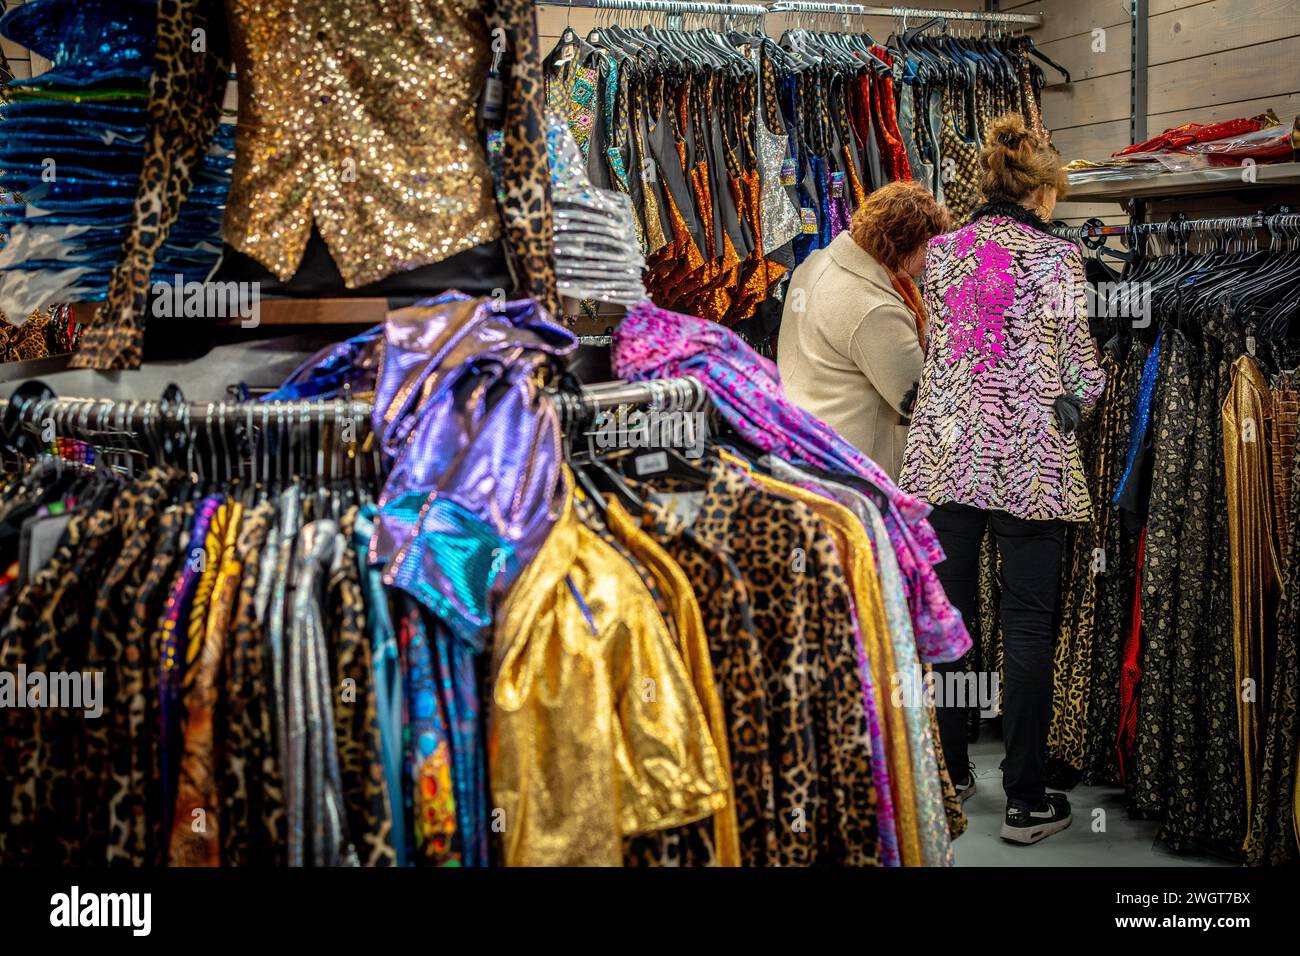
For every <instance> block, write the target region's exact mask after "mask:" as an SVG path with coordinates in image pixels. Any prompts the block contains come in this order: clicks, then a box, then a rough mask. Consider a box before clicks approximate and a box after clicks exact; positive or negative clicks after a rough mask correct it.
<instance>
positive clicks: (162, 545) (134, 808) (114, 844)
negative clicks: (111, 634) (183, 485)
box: [108, 502, 194, 866]
mask: <svg viewBox="0 0 1300 956" xmlns="http://www.w3.org/2000/svg"><path fill="white" fill-rule="evenodd" d="M193 519H194V505H193V502H185V503H184V504H182V505H173V506H172V507H169V508H166V509H165V510H164V511H163V512H162V515H161V517H159V518H158V519H157V524H158V534H157V536H156V538H155V542H154V545H153V547H152V548H151V549H150V550H151V552H152V558H151V561H150V565H149V568H148V570H147V571H146V572H145V576H144V580H143V581H141V583H140V587H139V589H138V590H137V592H136V598H135V603H134V605H133V607H132V609H131V614H130V618H129V620H128V622H127V626H126V633H125V634H124V635H123V639H122V644H123V648H124V655H123V658H124V662H125V663H124V666H123V669H122V688H121V698H122V699H123V700H124V701H125V702H126V710H127V714H128V720H127V727H128V730H129V734H130V741H131V743H130V746H129V748H124V753H125V754H126V755H127V756H129V759H130V764H129V766H128V767H127V768H126V769H125V771H122V770H120V769H119V775H120V776H121V777H123V779H124V781H125V783H124V792H123V793H122V795H121V796H120V797H118V796H117V795H116V794H114V795H113V799H112V800H111V803H110V805H111V806H112V808H113V812H112V814H111V815H110V823H111V827H112V830H111V832H110V834H109V847H108V854H109V855H108V862H109V863H116V862H118V861H122V862H129V863H130V864H132V865H134V866H140V865H145V866H161V865H162V864H163V863H164V862H165V861H166V854H167V835H166V833H164V831H163V817H162V814H161V813H160V812H158V809H157V808H159V807H161V805H162V785H161V783H160V777H159V774H160V772H161V771H160V769H159V757H158V734H157V733H156V728H157V726H158V719H159V717H158V706H157V700H158V695H159V684H158V672H159V661H160V656H159V650H160V648H159V646H158V644H157V643H156V642H155V641H154V640H153V638H154V636H155V635H156V633H157V630H156V627H155V625H156V623H157V621H158V619H159V617H160V616H161V615H162V613H163V608H164V606H165V604H166V601H167V596H168V593H169V586H170V584H171V582H172V581H173V580H174V579H175V577H176V574H177V573H178V571H179V569H180V567H181V565H182V563H183V561H184V560H185V555H184V553H183V550H182V548H183V545H184V536H185V534H186V532H187V530H188V528H189V527H190V524H191V522H192V521H193ZM115 747H116V745H115ZM114 757H115V759H118V760H120V759H122V755H121V754H118V753H117V752H116V750H115V753H114Z"/></svg>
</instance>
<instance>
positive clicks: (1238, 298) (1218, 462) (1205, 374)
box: [1049, 216, 1297, 863]
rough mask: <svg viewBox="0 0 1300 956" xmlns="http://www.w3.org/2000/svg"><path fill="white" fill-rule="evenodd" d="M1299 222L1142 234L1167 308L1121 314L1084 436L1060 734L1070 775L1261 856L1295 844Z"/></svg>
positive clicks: (1144, 259)
mask: <svg viewBox="0 0 1300 956" xmlns="http://www.w3.org/2000/svg"><path fill="white" fill-rule="evenodd" d="M1295 220H1296V217H1295V216H1274V217H1260V218H1259V219H1255V218H1253V217H1245V218H1238V219H1226V220H1221V221H1215V220H1207V221H1199V220H1193V221H1186V222H1184V221H1178V222H1174V223H1170V224H1167V225H1153V226H1134V227H1128V228H1126V229H1124V230H1121V231H1124V232H1126V233H1127V234H1128V235H1129V236H1130V237H1131V238H1132V240H1133V241H1134V242H1136V243H1138V249H1139V254H1138V255H1136V256H1134V257H1133V258H1132V259H1131V260H1130V261H1129V262H1128V264H1127V267H1126V269H1125V272H1124V274H1123V279H1124V281H1126V282H1133V283H1143V282H1145V283H1150V284H1151V295H1150V308H1151V315H1150V319H1151V321H1150V324H1149V326H1145V323H1144V328H1143V330H1142V331H1135V330H1134V328H1133V325H1132V323H1128V322H1125V321H1123V320H1116V319H1114V318H1111V319H1110V320H1109V321H1108V323H1107V331H1106V332H1105V336H1104V337H1105V339H1106V341H1105V347H1104V349H1103V352H1102V356H1103V367H1104V368H1105V369H1106V371H1107V373H1108V375H1113V376H1114V379H1113V382H1114V384H1113V385H1112V386H1111V387H1109V388H1108V389H1107V392H1106V395H1105V397H1104V399H1103V404H1102V409H1101V411H1100V413H1099V415H1098V416H1097V417H1096V418H1095V419H1094V421H1093V423H1092V426H1091V428H1090V430H1089V431H1088V432H1087V434H1086V437H1085V439H1084V447H1085V459H1086V461H1087V463H1088V473H1089V488H1090V492H1091V494H1092V496H1093V499H1094V501H1095V502H1097V503H1098V504H1099V507H1100V510H1099V513H1098V515H1097V516H1096V519H1095V520H1094V522H1093V524H1092V525H1091V526H1085V527H1082V528H1080V529H1079V530H1078V531H1077V532H1076V533H1075V535H1074V538H1073V544H1072V548H1071V550H1072V553H1073V559H1072V561H1071V563H1070V566H1069V567H1068V569H1067V570H1066V571H1065V573H1064V577H1063V585H1064V587H1065V589H1066V593H1067V594H1068V595H1069V598H1068V599H1067V600H1066V602H1065V612H1064V614H1063V616H1062V625H1061V629H1060V632H1059V635H1058V644H1057V653H1056V663H1055V691H1054V713H1053V724H1052V731H1051V735H1050V737H1049V751H1050V754H1051V756H1052V758H1053V759H1054V760H1055V761H1056V762H1057V765H1058V771H1057V773H1058V776H1061V778H1062V780H1067V779H1068V780H1070V781H1073V780H1077V779H1079V778H1080V777H1082V779H1083V780H1084V781H1086V782H1101V783H1118V782H1121V781H1122V782H1123V783H1125V784H1126V785H1127V786H1128V788H1129V791H1130V799H1131V801H1132V806H1133V810H1134V812H1136V813H1140V814H1143V815H1145V816H1147V817H1150V818H1154V819H1157V820H1160V821H1161V831H1160V832H1161V837H1162V838H1163V839H1164V840H1165V841H1166V842H1167V843H1168V844H1169V845H1170V846H1172V847H1174V848H1176V849H1181V848H1186V847H1188V846H1190V845H1193V844H1196V845H1201V846H1212V847H1215V848H1216V849H1217V850H1218V851H1220V852H1222V853H1224V854H1228V855H1232V856H1241V855H1243V852H1244V856H1245V857H1246V858H1247V859H1249V860H1250V861H1251V862H1254V863H1263V862H1270V863H1279V862H1282V861H1284V860H1288V859H1293V858H1294V856H1295V852H1296V851H1295V842H1294V840H1293V834H1292V833H1291V827H1292V823H1291V821H1292V820H1293V819H1294V816H1293V813H1294V811H1293V801H1294V797H1295V793H1296V781H1295V776H1294V761H1293V760H1292V759H1291V756H1290V754H1291V753H1292V752H1293V751H1294V747H1295V740H1294V712H1295V711H1294V706H1292V704H1291V702H1289V701H1288V696H1289V695H1290V694H1292V693H1293V685H1294V676H1293V675H1292V674H1291V669H1293V661H1294V658H1295V654H1294V647H1295V632H1294V629H1293V628H1291V627H1289V626H1288V625H1286V623H1285V622H1286V618H1285V617H1284V616H1282V614H1281V613H1280V610H1279V608H1280V604H1281V602H1282V601H1283V600H1284V594H1285V590H1286V589H1287V588H1289V587H1291V586H1292V585H1293V583H1294V582H1293V581H1292V580H1291V578H1290V577H1284V567H1285V566H1284V564H1283V562H1282V557H1281V556H1282V555H1283V554H1284V553H1286V552H1285V551H1284V545H1283V542H1284V541H1285V540H1287V536H1288V534H1289V533H1290V529H1291V523H1292V521H1293V520H1294V519H1293V515H1292V511H1291V504H1290V502H1291V501H1292V500H1294V499H1293V495H1294V492H1293V491H1292V490H1291V483H1292V481H1293V480H1294V477H1293V472H1294V467H1293V460H1294V448H1293V447H1292V445H1293V443H1292V442H1291V433H1292V431H1293V430H1294V429H1293V422H1292V421H1291V418H1293V417H1294V415H1293V410H1294V406H1295V402H1294V398H1293V396H1292V392H1293V386H1292V385H1291V380H1292V378H1293V376H1294V370H1293V366H1294V364H1295V362H1296V355H1295V352H1294V344H1293V343H1291V342H1290V341H1289V338H1288V323H1289V322H1290V320H1291V319H1292V318H1293V317H1294V314H1295V301H1296V299H1295V296H1296V292H1297V287H1296V280H1295V272H1294V270H1295V263H1296V253H1297V251H1296V248H1295V244H1294V239H1293V238H1292V236H1293V231H1294V229H1295ZM1256 225H1261V226H1263V225H1266V226H1267V227H1268V229H1269V230H1270V231H1271V232H1272V233H1273V234H1274V237H1275V239H1274V241H1273V242H1272V243H1271V244H1270V245H1269V246H1268V247H1267V248H1266V247H1264V246H1258V247H1255V246H1253V243H1252V241H1251V239H1250V238H1249V237H1250V236H1251V235H1252V234H1253V233H1254V231H1255V226H1256ZM1151 236H1162V237H1164V238H1165V240H1166V241H1168V242H1170V243H1171V247H1170V249H1169V251H1168V253H1167V254H1165V255H1160V254H1156V253H1155V252H1154V250H1152V249H1151V248H1150V246H1149V245H1144V243H1147V244H1149V243H1150V242H1152V241H1153V240H1152V239H1150V238H1149V237H1151ZM1198 236H1208V237H1210V238H1209V239H1207V240H1201V241H1202V242H1203V243H1204V246H1203V247H1202V248H1200V249H1197V248H1195V244H1196V243H1197V241H1198V240H1197V239H1196V238H1195V237H1198ZM1230 246H1231V247H1232V248H1233V249H1235V251H1228V250H1229V247H1230ZM1288 416H1289V417H1288ZM1098 555H1102V556H1103V557H1104V560H1105V562H1106V563H1105V565H1104V570H1102V571H1099V568H1098V564H1097V561H1098V557H1097V556H1098ZM1135 583H1136V587H1137V590H1136V592H1135ZM1286 600H1289V598H1286ZM1287 613H1289V611H1288V612H1287ZM1264 768H1266V770H1265V769H1264Z"/></svg>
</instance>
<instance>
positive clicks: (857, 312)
mask: <svg viewBox="0 0 1300 956" xmlns="http://www.w3.org/2000/svg"><path fill="white" fill-rule="evenodd" d="M950 228H952V219H951V217H950V216H949V214H948V210H947V209H946V208H945V207H944V206H941V205H939V203H938V202H937V201H936V200H935V198H934V196H933V194H932V193H931V192H930V190H928V189H926V188H925V187H924V186H922V185H921V184H920V183H913V182H897V183H890V184H889V185H887V186H882V187H881V188H879V189H877V190H876V191H875V192H873V193H871V195H869V196H868V197H867V199H866V201H865V202H863V203H862V204H861V205H860V206H858V208H857V211H856V212H854V214H853V220H852V222H851V223H850V224H849V228H848V229H847V230H846V231H844V232H842V233H840V234H839V235H838V236H836V237H835V239H834V240H832V241H831V244H830V245H829V246H827V247H826V248H825V249H820V250H818V251H817V252H814V253H813V254H812V255H811V256H809V257H808V258H807V259H806V260H804V262H803V263H802V264H801V265H800V266H799V268H797V269H795V271H794V275H793V276H792V277H791V280H790V288H789V290H788V291H787V293H786V299H785V308H784V310H783V312H782V315H781V331H780V335H779V338H778V340H777V367H778V368H779V369H780V372H781V380H782V383H783V384H784V386H785V391H786V394H787V395H788V396H789V397H790V400H791V401H793V402H794V403H795V404H796V405H799V406H801V407H802V408H804V409H805V410H807V411H808V412H811V413H812V414H813V415H816V416H817V417H818V418H820V419H822V420H823V421H825V422H826V423H827V424H829V425H830V426H831V427H832V428H834V429H835V430H836V431H838V432H839V433H840V434H841V435H843V436H844V437H845V438H846V439H847V440H848V441H849V442H851V443H852V444H853V445H855V446H856V447H857V448H858V450H859V451H861V452H862V453H863V454H865V455H866V456H867V457H868V458H870V459H871V460H872V461H874V462H875V463H876V464H878V465H879V466H880V467H881V468H883V469H884V470H885V472H886V473H888V474H889V476H890V477H891V478H896V477H897V475H898V466H899V464H900V462H901V460H902V455H903V446H904V444H905V442H906V440H907V417H908V412H909V410H910V408H911V402H912V399H913V398H914V397H915V394H916V382H917V379H918V378H919V377H920V374H921V360H922V358H923V343H924V341H925V326H926V314H925V306H924V304H923V303H922V301H921V295H920V292H919V291H918V290H917V287H916V283H915V281H913V278H912V277H913V276H919V275H920V274H921V273H922V272H923V271H924V270H925V256H926V246H927V244H928V243H929V241H930V240H931V239H932V238H933V237H934V236H937V235H938V234H939V233H941V232H944V231H946V230H947V229H950Z"/></svg>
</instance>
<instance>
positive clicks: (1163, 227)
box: [1052, 212, 1300, 240]
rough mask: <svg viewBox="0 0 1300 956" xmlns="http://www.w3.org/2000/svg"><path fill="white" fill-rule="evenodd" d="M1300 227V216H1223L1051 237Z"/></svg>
mask: <svg viewBox="0 0 1300 956" xmlns="http://www.w3.org/2000/svg"><path fill="white" fill-rule="evenodd" d="M1297 227H1300V214H1296V213H1265V212H1257V213H1255V214H1253V215H1250V216H1223V217H1217V218H1212V219H1169V220H1167V221H1165V222H1139V223H1124V224H1122V225H1114V226H1108V225H1104V224H1102V223H1100V222H1097V223H1088V222H1085V223H1082V224H1081V225H1078V226H1054V227H1052V235H1054V236H1056V237H1057V238H1059V239H1072V240H1077V239H1096V238H1102V237H1106V236H1126V237H1129V238H1134V239H1135V238H1139V237H1142V236H1170V237H1176V236H1179V235H1183V234H1187V235H1190V234H1192V233H1216V232H1217V233H1229V232H1240V231H1242V230H1246V229H1265V228H1289V229H1294V228H1297Z"/></svg>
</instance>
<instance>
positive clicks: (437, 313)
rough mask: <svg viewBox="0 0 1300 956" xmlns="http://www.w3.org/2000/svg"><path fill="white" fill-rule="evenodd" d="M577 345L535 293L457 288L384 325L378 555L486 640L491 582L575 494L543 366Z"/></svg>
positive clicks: (516, 567) (374, 552) (469, 632)
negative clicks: (476, 292) (524, 297)
mask: <svg viewBox="0 0 1300 956" xmlns="http://www.w3.org/2000/svg"><path fill="white" fill-rule="evenodd" d="M575 345H576V342H575V340H574V338H573V336H572V334H570V333H569V332H568V331H567V330H565V329H564V328H562V327H561V326H559V325H556V324H555V323H553V322H551V321H550V319H549V318H547V316H546V313H545V312H544V311H543V310H542V309H540V308H539V307H538V306H536V305H534V304H533V303H532V302H530V301H519V302H507V303H504V304H501V305H500V307H499V308H497V307H494V305H493V304H492V303H491V302H489V300H486V299H470V298H467V297H465V296H462V295H459V294H456V293H450V294H448V295H446V296H443V297H441V298H437V299H431V300H428V301H426V302H422V303H419V304H417V305H414V306H411V307H410V308H406V309H401V310H399V311H396V312H393V313H392V314H390V315H389V317H388V320H387V321H386V323H385V325H384V340H383V343H382V352H381V359H380V364H379V374H378V380H377V382H376V384H375V392H376V395H375V410H374V417H373V427H374V431H375V434H376V436H377V437H378V440H379V443H380V448H381V449H382V452H383V455H384V458H385V459H386V461H387V464H388V476H387V480H386V481H385V483H384V489H383V492H382V493H381V495H380V498H379V516H378V521H377V523H376V528H375V536H374V539H373V540H372V541H371V545H370V561H371V562H372V563H378V564H383V565H385V571H384V583H385V584H387V585H389V586H390V587H399V588H402V589H403V590H406V591H407V592H409V593H410V594H411V595H412V596H414V597H415V598H416V599H417V600H419V601H421V602H422V603H424V604H425V605H426V606H427V607H428V608H429V609H430V610H431V611H433V612H434V614H436V615H437V616H438V617H440V618H442V619H443V620H445V621H446V622H447V624H448V626H449V627H450V628H451V630H452V632H453V633H455V634H456V635H457V637H459V638H461V639H462V640H467V641H469V642H470V643H471V644H472V645H474V646H475V647H476V648H478V649H481V648H482V629H483V628H485V627H486V626H487V625H488V624H490V623H491V615H490V612H489V603H490V602H489V594H490V593H491V592H493V591H495V592H496V593H498V594H500V593H504V591H505V590H506V589H507V588H508V587H509V586H510V584H511V582H513V580H514V579H515V577H516V576H517V575H518V574H519V572H520V570H521V569H522V568H523V567H524V566H525V565H526V564H527V563H528V562H529V561H530V560H532V557H533V556H534V555H535V554H536V553H537V550H538V549H539V548H540V547H541V543H542V541H544V540H545V538H546V535H547V533H548V532H549V531H550V527H551V524H552V522H553V521H554V520H555V516H556V514H557V513H558V510H559V504H558V503H559V502H560V501H561V500H562V499H563V498H564V497H565V493H566V489H565V487H564V485H563V482H562V480H561V475H560V470H559V458H560V432H559V426H558V422H557V419H556V417H555V410H554V407H553V406H552V405H551V403H550V402H549V401H548V400H546V399H545V398H544V396H542V394H541V387H540V385H539V382H538V378H539V372H540V371H541V370H542V369H543V368H545V367H546V366H547V364H548V363H550V362H551V361H553V360H555V359H556V358H558V357H559V356H562V355H566V354H568V353H569V352H571V351H572V350H573V349H574V347H575Z"/></svg>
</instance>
